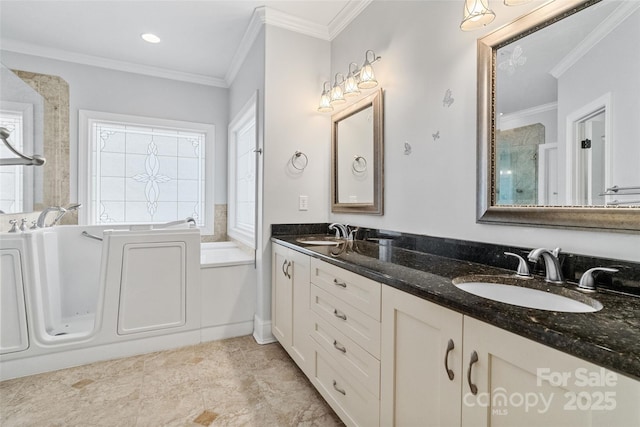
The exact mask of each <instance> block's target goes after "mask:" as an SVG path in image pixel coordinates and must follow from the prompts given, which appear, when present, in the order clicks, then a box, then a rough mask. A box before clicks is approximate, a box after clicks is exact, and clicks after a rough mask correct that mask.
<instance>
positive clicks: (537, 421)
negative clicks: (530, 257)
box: [380, 286, 640, 427]
mask: <svg viewBox="0 0 640 427" xmlns="http://www.w3.org/2000/svg"><path fill="white" fill-rule="evenodd" d="M450 341H451V342H452V343H453V346H451V345H450V344H449V342H450ZM472 355H475V356H472ZM449 370H451V374H452V375H449ZM472 388H473V390H472ZM474 391H475V394H474ZM638 402H640V382H638V381H635V380H633V379H631V378H628V377H625V376H623V375H620V374H616V373H614V372H612V371H610V370H607V369H605V368H601V367H599V366H596V365H594V364H592V363H589V362H586V361H583V360H581V359H578V358H576V357H574V356H571V355H568V354H566V353H563V352H560V351H558V350H555V349H552V348H550V347H547V346H545V345H542V344H539V343H536V342H534V341H531V340H529V339H526V338H523V337H521V336H519V335H516V334H513V333H511V332H507V331H505V330H503V329H500V328H497V327H495V326H491V325H489V324H487V323H485V322H481V321H479V320H476V319H473V318H471V317H468V316H463V315H462V314H460V313H456V312H454V311H452V310H449V309H446V308H444V307H441V306H439V305H437V304H433V303H431V302H428V301H425V300H422V299H420V298H418V297H416V296H413V295H410V294H407V293H405V292H402V291H399V290H397V289H395V288H391V287H389V286H383V289H382V355H381V407H380V425H381V426H416V425H420V426H429V425H433V426H442V425H447V426H449V425H451V426H454V425H455V426H460V425H461V426H502V425H510V426H514V425H518V426H528V425H530V426H537V425H553V426H578V425H590V426H619V427H622V426H638V425H640V406H639V405H638Z"/></svg>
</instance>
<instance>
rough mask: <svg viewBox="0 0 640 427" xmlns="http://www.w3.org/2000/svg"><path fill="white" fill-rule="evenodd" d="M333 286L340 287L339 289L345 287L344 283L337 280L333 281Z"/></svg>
mask: <svg viewBox="0 0 640 427" xmlns="http://www.w3.org/2000/svg"><path fill="white" fill-rule="evenodd" d="M333 284H334V285H336V286H340V287H341V288H346V287H347V284H346V283H345V282H339V281H338V279H333Z"/></svg>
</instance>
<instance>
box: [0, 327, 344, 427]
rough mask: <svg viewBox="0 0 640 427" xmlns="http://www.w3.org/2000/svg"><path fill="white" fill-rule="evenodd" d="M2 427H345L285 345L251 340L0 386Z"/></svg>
mask: <svg viewBox="0 0 640 427" xmlns="http://www.w3.org/2000/svg"><path fill="white" fill-rule="evenodd" d="M0 395H1V396H2V398H1V399H0V414H2V418H1V420H2V421H1V424H2V426H3V427H10V426H25V425H30V426H40V425H112V426H115V425H117V426H161V425H180V426H209V425H210V426H239V425H244V426H260V427H263V426H297V425H306V426H323V427H324V426H326V427H331V426H342V425H343V424H342V423H341V422H340V420H339V419H338V418H337V416H336V415H335V413H334V412H333V411H332V410H331V408H330V407H329V406H328V405H327V404H326V403H325V402H324V400H323V399H322V397H320V395H319V394H318V393H317V392H316V390H315V389H314V388H313V386H312V385H311V383H310V382H309V381H308V379H307V378H306V377H305V376H304V374H303V373H302V372H301V371H300V370H299V369H298V367H297V366H296V365H295V364H294V363H293V361H292V360H291V359H290V358H289V357H288V355H287V354H286V352H285V351H284V350H283V349H282V347H280V345H279V344H268V345H258V344H256V342H255V341H254V340H253V338H251V337H240V338H233V339H228V340H223V341H216V342H210V343H204V344H199V345H195V346H189V347H183V348H180V349H176V350H167V351H162V352H158V353H150V354H145V355H141V356H134V357H128V358H125V359H118V360H112V361H107V362H99V363H93V364H91V365H85V366H80V367H77V368H71V369H64V370H60V371H56V372H48V373H45V374H39V375H33V376H30V377H24V378H18V379H14V380H8V381H4V382H0Z"/></svg>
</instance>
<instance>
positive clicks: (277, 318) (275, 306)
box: [271, 244, 293, 351]
mask: <svg viewBox="0 0 640 427" xmlns="http://www.w3.org/2000/svg"><path fill="white" fill-rule="evenodd" d="M271 260H272V264H271V275H272V280H271V332H272V333H273V335H274V336H275V337H276V339H277V340H278V341H279V342H280V344H282V346H283V347H284V348H285V349H286V350H287V351H289V348H290V347H291V343H292V338H291V332H292V327H293V326H292V324H293V317H292V315H293V278H292V277H291V275H290V271H291V265H290V264H289V263H290V262H291V260H289V250H288V249H287V248H285V247H284V246H280V245H276V244H274V245H273V249H272V257H271Z"/></svg>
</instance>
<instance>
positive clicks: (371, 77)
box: [358, 50, 380, 89]
mask: <svg viewBox="0 0 640 427" xmlns="http://www.w3.org/2000/svg"><path fill="white" fill-rule="evenodd" d="M369 52H371V54H372V55H373V61H372V62H376V61H377V60H378V59H380V58H379V57H378V58H376V54H375V53H374V52H373V51H372V50H368V51H366V52H365V53H364V64H363V65H362V69H361V70H360V81H359V82H358V87H359V88H360V89H371V88H374V87H376V86H378V81H377V80H376V76H375V74H374V73H373V66H372V65H371V62H369Z"/></svg>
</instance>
